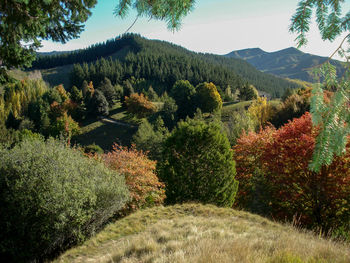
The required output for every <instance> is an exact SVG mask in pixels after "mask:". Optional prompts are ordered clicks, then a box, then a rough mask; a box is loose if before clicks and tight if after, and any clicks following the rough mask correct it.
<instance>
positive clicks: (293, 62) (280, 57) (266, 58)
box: [225, 47, 345, 82]
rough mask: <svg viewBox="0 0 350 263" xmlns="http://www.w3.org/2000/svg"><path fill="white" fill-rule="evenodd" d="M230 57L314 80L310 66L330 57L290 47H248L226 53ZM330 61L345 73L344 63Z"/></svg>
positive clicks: (273, 70) (276, 72) (277, 71)
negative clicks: (280, 48) (267, 49)
mask: <svg viewBox="0 0 350 263" xmlns="http://www.w3.org/2000/svg"><path fill="white" fill-rule="evenodd" d="M225 57H228V58H240V59H244V60H245V61H247V62H249V63H250V64H252V65H253V66H254V67H256V68H257V69H259V70H261V71H263V72H266V73H270V74H274V75H277V76H281V77H284V78H291V79H301V80H304V81H309V82H314V81H315V79H314V77H313V75H312V74H311V73H310V72H309V70H310V68H312V67H315V66H317V65H320V64H322V63H323V62H325V61H326V60H327V59H328V58H326V57H320V56H315V55H312V54H308V53H304V52H302V51H300V50H298V49H296V48H293V47H290V48H286V49H282V50H279V51H276V52H266V51H264V50H262V49H260V48H248V49H242V50H237V51H232V52H231V53H229V54H227V55H225ZM330 63H331V64H332V65H334V66H335V67H336V68H337V74H338V75H342V74H343V73H344V70H345V68H344V64H343V63H342V62H340V61H337V60H331V61H330Z"/></svg>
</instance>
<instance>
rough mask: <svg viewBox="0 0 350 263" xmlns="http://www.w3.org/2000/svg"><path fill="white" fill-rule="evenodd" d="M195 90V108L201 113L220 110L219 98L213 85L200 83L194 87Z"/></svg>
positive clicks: (220, 101)
mask: <svg viewBox="0 0 350 263" xmlns="http://www.w3.org/2000/svg"><path fill="white" fill-rule="evenodd" d="M196 90H197V94H196V106H198V107H199V108H200V109H201V110H202V112H214V111H216V110H221V108H222V100H221V96H220V94H219V92H218V90H217V88H216V86H215V85H214V83H212V82H210V83H207V82H204V83H201V84H199V85H198V86H197V87H196Z"/></svg>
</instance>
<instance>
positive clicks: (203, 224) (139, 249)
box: [54, 204, 350, 263]
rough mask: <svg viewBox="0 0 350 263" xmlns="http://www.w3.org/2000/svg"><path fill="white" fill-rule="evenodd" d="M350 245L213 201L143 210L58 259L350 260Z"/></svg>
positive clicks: (277, 262) (270, 262)
mask: <svg viewBox="0 0 350 263" xmlns="http://www.w3.org/2000/svg"><path fill="white" fill-rule="evenodd" d="M349 258H350V249H349V247H348V246H346V245H345V244H342V243H336V242H333V241H331V240H326V239H322V238H319V237H318V236H316V235H314V234H312V233H310V232H306V231H304V230H298V229H296V228H294V227H292V226H290V225H282V224H278V223H275V222H272V221H270V220H267V219H265V218H263V217H260V216H258V215H253V214H250V213H247V212H243V211H237V210H233V209H229V208H218V207H215V206H212V205H201V204H185V205H175V206H168V207H154V208H150V209H145V210H140V211H137V212H136V213H134V214H131V215H129V216H127V217H125V218H123V219H120V220H118V221H116V222H115V223H112V224H110V225H108V226H107V227H106V228H105V229H104V230H103V231H101V232H100V233H98V234H97V235H96V236H94V237H93V238H91V239H90V240H88V241H87V242H85V243H84V244H83V245H81V246H78V247H75V248H72V249H70V250H68V251H67V252H66V253H64V254H63V255H61V256H60V257H59V258H57V259H56V260H55V261H54V262H128V263H129V262H130V263H131V262H242V263H245V262H246V263H248V262H249V263H262V262H264V263H267V262H268V263H284V262H285V263H288V262H291V263H292V262H293V263H301V262H310V263H311V262H314V263H316V262H322V263H325V262H332V263H333V262H344V263H345V262H349Z"/></svg>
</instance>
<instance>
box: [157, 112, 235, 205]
mask: <svg viewBox="0 0 350 263" xmlns="http://www.w3.org/2000/svg"><path fill="white" fill-rule="evenodd" d="M158 171H159V176H160V178H161V180H162V181H164V182H165V184H166V196H167V199H166V201H167V203H171V204H173V203H178V202H180V203H181V202H188V201H197V202H203V203H212V204H216V205H218V206H228V207H230V206H232V204H233V202H234V199H235V195H236V191H237V187H238V184H237V181H236V180H235V174H236V170H235V162H234V161H233V156H232V151H231V150H230V144H229V142H228V139H227V137H226V136H225V135H224V134H223V133H222V132H221V127H220V125H219V124H217V123H214V122H212V123H210V124H207V123H205V122H204V121H201V120H191V119H189V120H187V121H186V122H184V121H182V122H179V124H178V127H177V128H176V129H175V130H174V131H173V132H172V133H171V135H170V136H169V137H168V138H167V139H166V141H165V144H164V151H163V158H162V161H161V162H160V163H159V165H158Z"/></svg>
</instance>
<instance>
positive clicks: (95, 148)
mask: <svg viewBox="0 0 350 263" xmlns="http://www.w3.org/2000/svg"><path fill="white" fill-rule="evenodd" d="M84 153H92V154H95V153H98V154H102V153H103V149H102V148H101V147H100V146H99V145H97V144H95V143H93V144H89V145H87V146H85V147H84Z"/></svg>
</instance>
